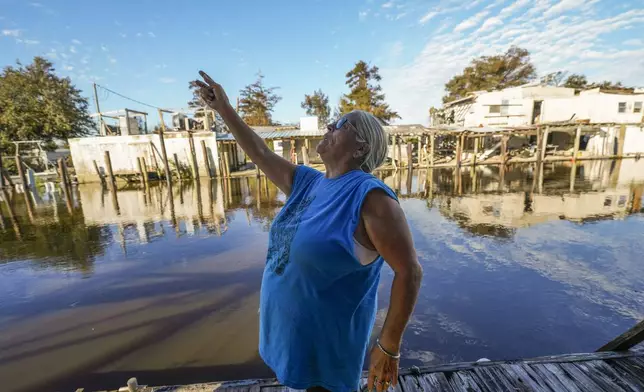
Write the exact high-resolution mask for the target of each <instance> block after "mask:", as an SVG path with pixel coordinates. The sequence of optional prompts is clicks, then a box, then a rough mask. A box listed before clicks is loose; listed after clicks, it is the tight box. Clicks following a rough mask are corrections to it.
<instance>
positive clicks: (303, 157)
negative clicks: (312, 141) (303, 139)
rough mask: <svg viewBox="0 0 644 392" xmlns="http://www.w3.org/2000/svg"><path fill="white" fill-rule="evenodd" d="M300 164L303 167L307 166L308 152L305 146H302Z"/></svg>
mask: <svg viewBox="0 0 644 392" xmlns="http://www.w3.org/2000/svg"><path fill="white" fill-rule="evenodd" d="M302 162H303V163H304V166H308V165H309V150H308V148H306V145H304V146H302Z"/></svg>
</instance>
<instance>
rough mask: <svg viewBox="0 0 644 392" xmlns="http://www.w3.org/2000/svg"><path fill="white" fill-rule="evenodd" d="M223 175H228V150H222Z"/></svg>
mask: <svg viewBox="0 0 644 392" xmlns="http://www.w3.org/2000/svg"><path fill="white" fill-rule="evenodd" d="M224 176H225V177H230V165H229V161H228V151H224Z"/></svg>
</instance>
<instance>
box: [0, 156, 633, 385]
mask: <svg viewBox="0 0 644 392" xmlns="http://www.w3.org/2000/svg"><path fill="white" fill-rule="evenodd" d="M571 174H572V175H571ZM378 176H379V177H381V178H383V179H384V181H385V182H386V183H387V184H389V185H390V186H392V187H393V188H394V189H395V190H396V191H397V193H398V194H399V197H400V203H401V205H402V207H403V209H404V211H405V213H406V215H407V218H408V220H409V224H410V226H411V229H412V233H413V236H414V241H415V244H416V247H417V251H418V255H419V259H420V262H421V264H422V265H423V268H424V271H425V276H424V279H423V286H422V289H421V292H420V297H419V300H418V305H417V309H416V311H415V313H414V315H413V319H412V321H411V323H410V326H409V328H408V330H407V332H406V334H405V342H404V347H403V360H402V363H401V364H402V366H411V365H421V364H433V363H441V362H449V361H466V360H476V359H479V358H481V357H487V358H491V359H506V358H518V357H530V356H538V355H547V354H556V353H564V352H584V351H593V350H595V349H597V348H598V347H599V346H601V345H603V344H604V343H606V342H607V341H609V340H610V339H612V338H613V337H615V336H616V335H618V334H620V333H622V332H623V331H625V330H626V329H628V328H630V327H631V326H632V325H634V323H635V322H637V321H639V320H641V319H642V318H643V317H644V293H643V292H642V290H643V288H644V263H642V256H641V255H642V253H643V252H644V241H643V240H644V215H643V214H642V212H643V205H642V194H643V191H644V161H639V162H636V161H632V160H624V161H622V162H619V161H595V162H586V163H583V164H580V165H577V166H576V167H575V168H574V169H571V166H570V165H569V164H568V165H550V164H547V165H545V167H544V169H543V171H542V172H541V173H538V172H535V171H534V168H533V167H531V166H512V167H510V168H509V170H508V171H507V172H506V173H503V174H501V173H500V172H499V168H498V167H480V168H477V170H476V171H475V172H472V171H471V170H470V168H464V169H463V170H462V171H461V174H460V176H458V175H457V172H455V171H454V170H452V169H434V170H433V171H428V170H417V171H414V172H412V173H409V172H407V171H402V172H400V171H399V172H397V173H393V172H381V173H379V174H378ZM501 180H502V181H501ZM284 201H285V197H284V195H283V194H281V193H279V192H278V191H277V189H276V188H275V187H273V186H272V185H269V184H266V182H265V181H263V180H262V181H261V182H259V183H258V182H257V180H256V179H255V178H243V179H233V180H231V181H229V182H217V181H215V182H213V183H210V182H208V181H202V182H201V184H200V186H199V187H197V186H194V185H189V186H187V185H186V186H184V187H181V188H179V187H177V188H175V189H174V190H173V193H172V197H170V194H169V193H168V192H167V188H165V187H163V186H153V187H152V188H150V189H149V190H147V191H146V192H143V191H141V190H137V189H134V188H133V189H122V190H120V191H119V192H118V197H117V199H116V200H114V199H113V198H112V197H111V194H109V193H107V192H103V190H102V189H101V188H100V187H97V186H81V187H79V188H78V189H75V190H74V192H73V200H65V198H64V196H62V195H59V194H55V195H48V194H41V195H40V196H39V200H37V202H36V203H34V207H33V208H32V211H31V214H30V213H29V212H28V210H27V208H26V204H25V198H24V195H23V194H14V195H13V197H12V200H11V203H10V204H11V206H12V210H13V214H14V215H13V216H14V219H12V218H11V217H12V212H10V210H9V209H8V205H7V203H5V202H4V200H3V201H0V205H1V209H0V211H2V216H3V218H2V226H0V379H1V380H3V390H24V391H27V390H34V391H36V390H55V389H65V390H73V389H74V388H76V387H81V386H82V387H86V388H89V389H92V388H96V389H98V388H102V389H106V388H117V387H119V386H122V385H124V384H125V382H126V380H127V379H128V378H129V377H132V376H136V377H137V378H138V379H139V382H140V383H142V384H151V385H161V384H177V383H192V382H202V381H214V380H223V379H240V378H256V377H270V376H271V373H270V370H269V369H267V368H266V367H265V365H264V364H263V363H262V361H261V359H260V358H259V357H258V354H257V344H258V338H257V335H258V326H257V317H258V316H257V310H258V304H259V284H260V280H261V274H262V269H263V264H264V259H265V252H266V247H267V241H268V228H269V225H270V222H271V220H272V219H273V217H274V216H275V215H276V214H277V212H278V211H279V209H280V208H281V206H283V204H284ZM392 278H393V273H392V272H391V270H390V269H389V268H388V267H385V268H384V269H383V279H382V283H381V286H380V300H379V307H380V310H379V313H378V319H377V325H376V331H377V330H378V329H379V328H380V326H381V325H382V322H383V319H384V316H385V314H386V307H387V303H388V294H389V288H390V286H391V281H392ZM7 388H8V389H7Z"/></svg>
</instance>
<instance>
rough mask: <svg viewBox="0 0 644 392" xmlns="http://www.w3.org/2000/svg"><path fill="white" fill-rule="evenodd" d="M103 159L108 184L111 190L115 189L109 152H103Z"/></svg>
mask: <svg viewBox="0 0 644 392" xmlns="http://www.w3.org/2000/svg"><path fill="white" fill-rule="evenodd" d="M104 159H105V168H106V169H107V176H108V178H109V182H108V184H109V186H110V187H111V188H115V185H116V180H115V179H114V171H113V170H112V159H111V158H110V152H109V151H105V154H104Z"/></svg>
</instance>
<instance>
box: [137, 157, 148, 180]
mask: <svg viewBox="0 0 644 392" xmlns="http://www.w3.org/2000/svg"><path fill="white" fill-rule="evenodd" d="M141 159H142V158H141V157H138V158H136V163H137V165H138V167H139V176H141V185H142V186H143V187H145V181H146V180H147V178H146V177H147V176H148V173H146V172H144V171H143V162H141Z"/></svg>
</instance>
